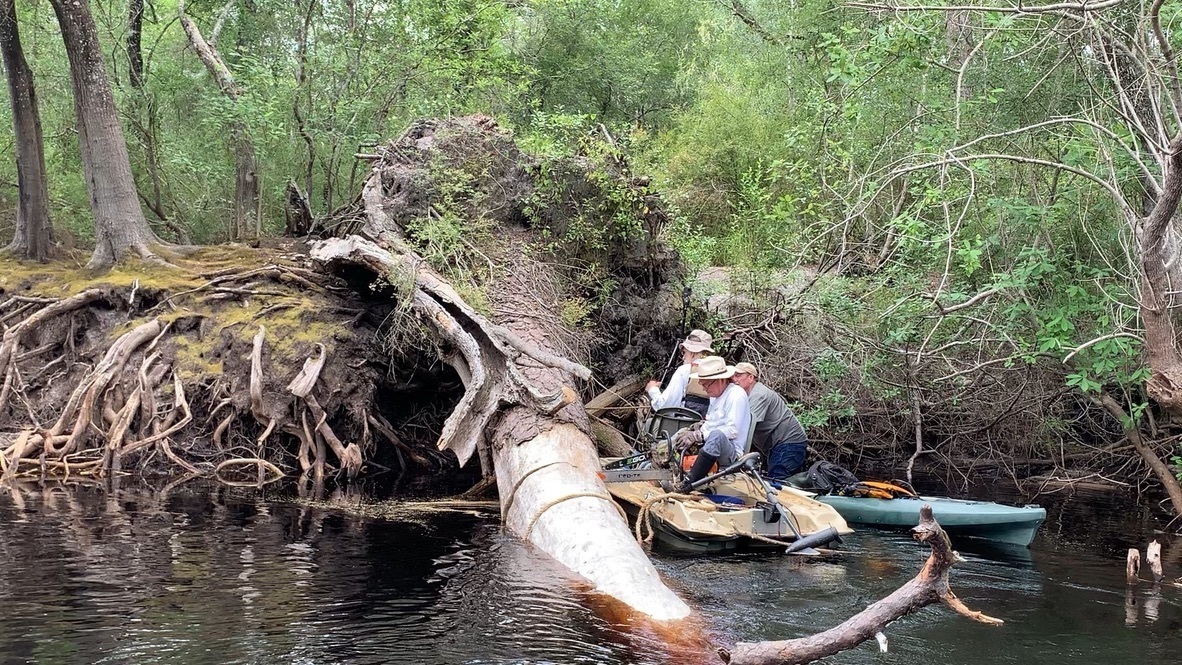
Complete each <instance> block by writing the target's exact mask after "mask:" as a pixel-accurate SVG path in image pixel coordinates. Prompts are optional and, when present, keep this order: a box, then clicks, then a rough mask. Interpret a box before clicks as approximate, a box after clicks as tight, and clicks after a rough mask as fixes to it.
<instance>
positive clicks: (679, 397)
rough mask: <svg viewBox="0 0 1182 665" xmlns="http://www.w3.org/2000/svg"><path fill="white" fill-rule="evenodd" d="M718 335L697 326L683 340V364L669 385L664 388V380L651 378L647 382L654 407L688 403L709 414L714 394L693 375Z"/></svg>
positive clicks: (699, 411)
mask: <svg viewBox="0 0 1182 665" xmlns="http://www.w3.org/2000/svg"><path fill="white" fill-rule="evenodd" d="M712 344H714V338H713V337H711V336H710V333H708V332H706V331H705V330H693V331H690V334H689V335H688V336H687V337H686V338H685V341H684V342H682V343H681V362H682V365H681V367H678V368H677V371H675V372H673V376H672V378H670V379H669V385H668V386H665V390H664V391H662V390H661V382H660V381H649V382H648V384H647V385H646V386H645V392H647V393H648V399H649V402H650V403H651V404H652V407H653V411H656V410H657V409H663V408H665V407H667V406H684V407H685V408H687V409H692V410H694V411H697V412H698V415H699V416H705V415H706V409H707V408H709V406H710V397H709V396H708V395H706V391H705V390H703V389H702V384H701V383H699V382H698V381H697V380H695V379H693V378H691V377H690V374H692V373H693V372H694V369H695V368H696V367H697V364H698V360H700V359H701V358H702V357H703V356H705V355H706V354H707V353H710V352H711V349H710V346H711V345H712Z"/></svg>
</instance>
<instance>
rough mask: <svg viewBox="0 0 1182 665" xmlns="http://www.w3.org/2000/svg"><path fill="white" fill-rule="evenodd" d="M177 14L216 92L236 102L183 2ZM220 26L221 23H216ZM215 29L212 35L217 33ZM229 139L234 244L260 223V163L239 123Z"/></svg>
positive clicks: (226, 73)
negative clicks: (232, 149) (231, 147)
mask: <svg viewBox="0 0 1182 665" xmlns="http://www.w3.org/2000/svg"><path fill="white" fill-rule="evenodd" d="M228 7H229V5H227V8H228ZM177 14H178V15H179V16H180V21H181V27H182V28H184V30H185V35H186V36H187V37H188V38H189V45H190V46H192V47H193V50H194V51H196V52H197V57H198V58H200V59H201V62H202V63H203V64H204V65H205V68H206V69H207V70H208V71H209V74H210V76H212V77H213V80H214V82H215V83H217V86H218V89H220V90H221V91H222V94H224V95H226V96H227V97H229V98H230V99H232V100H234V101H235V102H237V101H238V98H239V97H241V96H242V91H241V89H239V87H238V82H237V81H235V80H234V74H233V73H231V72H230V68H229V67H228V66H226V62H225V61H224V60H222V56H221V54H219V53H218V52H217V49H216V48H214V45H213V44H210V43H209V42H207V41H205V37H204V36H203V35H202V34H201V29H200V28H198V27H197V24H196V23H194V22H193V19H192V18H190V17H189V15H188V14H186V13H185V3H184V0H180V2H178V3H177ZM219 24H220V20H219ZM216 30H217V29H216V28H215V32H216ZM230 137H231V139H232V142H233V145H234V174H235V175H234V218H233V221H232V223H231V224H230V232H229V235H230V239H231V240H237V239H239V238H241V237H243V236H244V235H246V233H247V231H248V230H249V229H252V228H254V229H257V228H259V225H260V223H261V220H260V219H259V216H260V215H259V203H260V202H261V199H260V198H259V196H260V195H259V190H260V185H259V180H260V179H259V162H258V158H257V156H256V151H255V147H254V142H252V141H251V140H250V132H249V131H248V130H247V128H246V126H245V125H244V124H243V123H241V122H235V123H234V125H233V127H231V129H230Z"/></svg>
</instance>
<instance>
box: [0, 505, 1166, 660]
mask: <svg viewBox="0 0 1182 665" xmlns="http://www.w3.org/2000/svg"><path fill="white" fill-rule="evenodd" d="M269 492H270V493H269V494H266V495H260V494H259V493H258V492H254V491H247V490H242V489H229V488H222V487H194V486H191V485H181V486H179V487H175V488H173V489H171V490H169V491H164V492H157V491H154V490H150V489H139V488H123V489H118V490H114V491H112V490H110V489H109V488H104V487H102V486H100V485H87V484H71V485H69V486H60V485H59V486H46V487H41V486H36V485H19V486H15V487H13V488H9V489H8V490H7V491H4V490H0V556H3V557H4V559H3V560H4V561H5V562H6V563H7V565H6V569H5V572H4V574H2V575H0V661H2V662H4V663H9V662H13V663H26V662H27V663H80V662H88V663H89V662H104V663H186V664H188V663H193V664H204V663H211V664H212V663H423V664H427V665H431V664H436V663H437V664H441V665H442V664H448V665H451V664H455V663H514V664H516V663H605V664H614V663H620V664H623V663H628V664H633V663H652V664H657V663H685V662H690V661H691V660H692V661H697V662H710V659H711V654H710V653H709V652H708V651H706V650H703V649H699V650H698V651H697V652H695V653H696V656H695V657H693V658H690V657H689V656H688V655H687V654H686V653H684V652H681V653H675V652H670V650H669V647H668V646H667V637H668V636H665V635H658V634H656V633H653V632H651V631H648V630H644V629H637V628H635V627H625V626H623V625H621V624H620V623H618V622H616V621H614V620H612V618H611V617H612V616H613V615H612V614H611V613H609V612H608V611H607V609H605V607H604V606H603V605H602V604H601V603H600V602H599V601H597V600H596V599H594V598H593V597H591V596H589V595H587V594H586V593H585V587H584V586H583V585H582V584H581V583H580V582H579V580H577V579H573V578H572V577H570V574H569V573H568V572H566V571H565V569H563V568H561V567H559V566H557V565H556V564H554V563H553V562H552V561H551V560H550V559H549V558H548V557H545V556H544V555H541V554H539V553H537V552H536V551H535V550H533V549H531V548H528V547H525V546H523V545H522V544H521V543H519V542H517V541H516V540H514V539H512V538H506V537H505V536H503V535H502V534H501V533H500V531H499V528H498V525H497V523H496V521H495V518H492V517H480V516H476V515H470V514H465V513H457V512H449V513H434V514H432V513H426V514H418V513H416V514H414V515H403V516H401V517H399V518H397V519H378V518H364V517H359V516H357V515H356V514H354V513H352V512H346V511H344V510H340V509H334V508H328V507H324V506H322V505H319V504H318V505H315V506H313V505H308V504H306V503H301V502H299V501H297V500H296V499H297V497H295V496H293V497H291V498H287V497H285V496H283V495H280V494H277V493H275V492H274V490H270V491H269ZM363 500H364V497H362V496H359V495H353V494H350V495H344V494H342V495H338V496H336V497H335V499H334V501H335V505H338V506H340V505H350V506H352V507H355V505H354V504H355V503H358V502H361V501H363ZM1089 510H1091V511H1092V513H1090V514H1092V515H1096V514H1099V513H1097V512H1096V511H1097V510H1098V509H1095V508H1094V507H1093V508H1089ZM1059 514H1060V515H1061V514H1062V511H1060V513H1059ZM1135 519H1136V518H1135ZM1056 524H1058V525H1060V526H1058V527H1056V528H1053V529H1051V530H1050V531H1049V532H1048V533H1047V534H1045V536H1044V537H1040V540H1039V541H1037V542H1036V546H1035V548H1033V549H1032V550H1026V549H1024V548H1018V549H1009V548H1007V549H998V548H996V547H991V546H988V545H986V544H981V543H973V542H971V541H964V542H961V543H958V544H957V546H958V548H959V549H960V550H961V552H962V554H963V555H964V557H965V559H966V561H965V562H964V563H962V564H960V565H958V566H957V568H956V569H955V570H954V572H953V576H952V583H953V588H954V589H955V590H956V591H957V593H958V594H959V595H960V596H961V597H962V598H963V599H964V600H965V602H966V603H968V604H969V605H970V606H971V607H974V608H976V609H980V610H982V611H984V612H986V613H987V614H991V615H994V616H1000V617H1002V618H1004V619H1005V620H1006V621H1007V623H1006V625H1005V626H1003V627H1001V628H991V627H987V626H980V625H976V624H973V623H971V622H969V621H967V620H965V619H963V618H961V617H958V616H955V615H953V614H952V613H951V612H949V611H947V610H944V609H942V608H928V609H926V610H924V611H922V612H920V613H919V614H917V615H914V616H911V617H908V618H905V619H902V620H900V621H898V622H896V623H895V624H894V625H892V626H891V627H890V628H889V629H888V631H887V634H888V636H889V638H890V650H891V652H890V654H888V655H886V656H883V655H881V654H879V653H878V648H877V646H876V645H875V644H874V643H873V642H871V643H869V644H867V645H864V646H863V647H860V648H859V649H857V650H855V651H853V652H850V653H848V654H845V655H843V656H841V657H840V660H839V662H842V663H866V662H875V663H878V662H881V661H882V659H884V658H888V659H897V660H898V662H904V659H906V660H909V661H910V660H915V661H919V660H939V661H940V662H947V663H969V662H971V663H974V665H978V664H981V665H989V664H991V663H1010V662H1015V661H1019V660H1020V661H1026V662H1038V663H1064V664H1066V663H1068V662H1070V663H1071V664H1072V665H1091V664H1099V663H1104V664H1105V665H1108V664H1109V663H1111V662H1167V661H1166V658H1167V657H1168V658H1169V660H1170V662H1172V660H1173V658H1174V654H1176V653H1178V652H1180V651H1182V638H1180V637H1179V636H1178V635H1177V633H1178V631H1177V630H1176V628H1177V627H1178V626H1179V625H1182V611H1180V609H1179V600H1178V594H1179V589H1177V588H1175V587H1173V586H1170V585H1168V584H1167V585H1164V586H1157V587H1154V586H1153V585H1150V584H1148V583H1142V584H1140V585H1138V586H1136V587H1132V588H1129V587H1127V586H1126V585H1125V583H1124V564H1123V554H1119V555H1116V556H1113V555H1111V554H1110V553H1109V550H1110V549H1111V548H1114V547H1117V545H1118V544H1119V545H1121V546H1123V545H1124V543H1125V542H1133V544H1134V545H1139V546H1141V547H1143V546H1144V543H1136V542H1134V541H1136V540H1138V539H1139V537H1140V536H1139V535H1137V534H1130V531H1131V528H1130V526H1129V523H1128V522H1127V521H1126V522H1123V523H1119V524H1117V525H1116V526H1113V525H1114V524H1116V523H1109V522H1101V521H1095V520H1094V521H1092V522H1087V521H1081V520H1079V519H1077V518H1073V517H1071V516H1070V514H1069V515H1068V516H1067V517H1059V518H1057V521H1056ZM1089 532H1090V533H1091V534H1092V536H1091V537H1090V538H1077V537H1075V536H1077V535H1078V534H1081V533H1089ZM1064 534H1072V537H1071V538H1067V537H1065V536H1064ZM1180 549H1182V543H1166V544H1165V548H1164V551H1165V557H1164V558H1165V562H1166V567H1167V575H1170V573H1171V570H1176V569H1177V566H1178V562H1179V559H1178V551H1179V550H1180ZM1116 551H1117V552H1123V551H1124V550H1123V549H1117V550H1116ZM925 556H926V551H925V549H924V548H922V547H919V546H917V545H916V544H915V543H914V542H912V541H911V540H910V538H909V537H908V536H907V535H906V534H901V533H890V532H873V531H867V532H862V533H858V534H856V535H854V536H852V537H850V538H849V539H847V542H846V544H845V546H844V553H843V554H842V555H840V556H838V557H833V558H826V559H820V560H818V559H809V558H807V557H792V556H782V555H769V554H759V555H738V556H729V557H721V558H677V557H666V556H661V555H657V556H656V562H657V565H658V568H659V569H660V570H661V571H662V573H663V574H664V575H665V576H666V578H667V579H668V580H669V582H670V584H671V585H673V586H674V587H675V588H676V589H677V590H678V591H679V592H681V593H682V594H683V595H684V596H685V597H686V598H687V599H688V600H690V602H691V603H692V604H693V605H694V606H695V607H697V608H699V609H700V610H701V614H702V616H703V617H705V620H706V621H708V624H707V625H706V626H705V629H706V630H707V631H708V632H709V634H710V635H711V636H712V637H713V638H714V639H715V640H716V641H718V642H720V643H733V642H735V641H738V640H756V639H769V638H786V637H796V636H801V635H806V634H811V633H814V632H817V631H819V630H823V629H825V628H828V627H830V626H833V625H835V624H837V623H840V622H841V621H843V620H844V619H846V618H848V617H849V616H850V615H852V614H854V613H856V612H857V611H859V610H861V609H862V608H864V607H865V606H866V605H867V604H868V603H870V602H873V601H874V600H877V599H878V598H881V597H882V596H884V595H886V594H887V593H890V592H891V591H893V590H894V589H895V588H897V587H898V586H899V585H900V584H901V583H902V582H904V581H906V580H907V579H909V578H910V577H911V576H913V575H914V574H915V572H916V571H917V570H918V569H919V567H920V565H922V562H923V559H924V557H925Z"/></svg>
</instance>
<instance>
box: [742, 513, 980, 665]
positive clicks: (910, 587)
mask: <svg viewBox="0 0 1182 665" xmlns="http://www.w3.org/2000/svg"><path fill="white" fill-rule="evenodd" d="M919 514H920V517H919V525H918V526H916V527H915V528H914V529H912V531H913V532H914V537H915V539H916V540H918V541H919V542H921V543H927V544H928V545H930V546H931V548H932V553H931V556H929V557H928V560H927V563H925V564H924V566H923V569H922V570H920V571H919V574H918V575H916V576H915V577H914V578H913V579H912V580H911V581H909V582H907V583H906V584H904V585H903V586H901V587H899V589H897V590H896V591H895V592H894V593H892V594H891V595H889V596H887V597H886V598H883V599H882V600H880V601H878V602H876V603H874V604H873V605H871V606H870V607H867V608H866V609H864V610H862V611H861V612H859V613H858V614H856V615H854V616H853V617H850V618H849V619H848V620H846V621H845V623H842V624H841V625H839V626H835V627H833V628H830V629H829V630H826V631H824V632H821V633H817V634H816V635H810V636H808V637H801V638H798V639H795V640H782V641H774V642H740V643H739V644H737V645H735V648H734V649H733V650H732V651H731V653H730V655H729V662H730V663H731V665H772V664H773V663H774V664H776V665H793V664H796V663H811V662H813V661H815V660H819V659H821V658H825V657H826V656H832V655H833V654H835V653H839V652H841V651H845V650H846V649H850V648H853V647H855V646H857V645H859V644H861V643H862V642H865V641H866V640H869V639H870V638H872V637H874V636H875V634H876V633H878V632H880V631H882V630H884V629H885V628H886V626H887V625H889V624H890V623H891V622H892V621H894V620H895V619H898V618H900V617H903V616H906V615H908V614H911V613H912V612H915V611H916V610H919V609H920V608H923V607H926V606H928V605H931V604H932V603H935V602H942V603H944V604H945V605H947V606H948V607H949V608H950V609H952V610H953V611H954V612H956V613H957V614H960V615H963V616H966V617H968V618H970V619H972V620H974V621H980V622H981V623H986V624H989V625H993V626H998V625H1001V623H1002V621H1001V619H995V618H993V617H990V616H986V615H984V614H982V613H980V612H976V611H974V610H970V609H969V608H968V607H966V606H965V604H964V603H962V602H961V601H960V599H959V598H957V597H956V594H954V593H952V589H951V588H949V586H948V571H949V570H950V569H951V568H952V566H953V565H954V564H955V563H956V562H957V561H959V560H960V555H958V554H957V553H956V552H954V551H952V544H951V543H950V542H949V540H948V534H946V533H945V532H944V529H942V528H940V525H939V524H937V523H936V520H935V519H934V518H933V517H932V507H931V506H928V505H924V506H923V508H922V509H920V513H919ZM723 657H724V659H727V656H726V655H725V654H724V656H723Z"/></svg>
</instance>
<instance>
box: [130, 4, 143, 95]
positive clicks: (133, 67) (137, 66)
mask: <svg viewBox="0 0 1182 665" xmlns="http://www.w3.org/2000/svg"><path fill="white" fill-rule="evenodd" d="M143 27H144V0H128V3H127V76H128V79H129V81H130V82H131V87H133V88H136V89H139V88H142V87H144V53H143V49H142V48H141V47H140V36H141V35H142V34H143Z"/></svg>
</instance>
